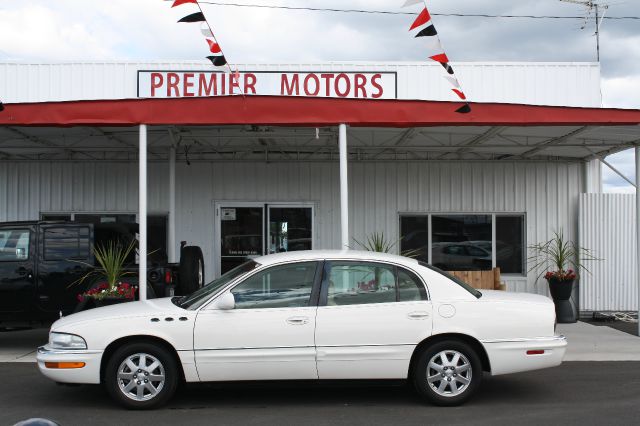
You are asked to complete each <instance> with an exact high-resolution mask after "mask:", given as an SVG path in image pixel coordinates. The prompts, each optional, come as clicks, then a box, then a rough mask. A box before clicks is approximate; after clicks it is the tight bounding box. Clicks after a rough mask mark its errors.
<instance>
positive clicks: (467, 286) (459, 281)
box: [418, 262, 482, 299]
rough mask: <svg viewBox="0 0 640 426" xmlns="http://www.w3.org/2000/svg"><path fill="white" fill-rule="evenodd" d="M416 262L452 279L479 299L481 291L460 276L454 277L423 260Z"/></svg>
mask: <svg viewBox="0 0 640 426" xmlns="http://www.w3.org/2000/svg"><path fill="white" fill-rule="evenodd" d="M418 263H419V264H420V266H424V267H425V268H429V269H431V270H432V271H435V272H437V273H439V274H442V275H444V276H445V277H447V278H449V279H450V280H451V281H453V282H454V283H456V284H458V285H459V286H460V287H462V288H464V289H465V290H467V291H468V292H469V293H471V294H473V295H474V296H475V297H476V299H480V298H481V297H482V293H480V291H478V290H476V289H475V288H473V287H471V286H470V285H469V284H467V283H465V282H464V281H462V280H461V279H460V278H458V277H455V276H453V275H451V274H450V273H448V272H445V271H443V270H442V269H440V268H436V267H435V266H432V265H429V264H428V263H424V262H418Z"/></svg>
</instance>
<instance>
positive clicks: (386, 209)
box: [0, 162, 631, 293]
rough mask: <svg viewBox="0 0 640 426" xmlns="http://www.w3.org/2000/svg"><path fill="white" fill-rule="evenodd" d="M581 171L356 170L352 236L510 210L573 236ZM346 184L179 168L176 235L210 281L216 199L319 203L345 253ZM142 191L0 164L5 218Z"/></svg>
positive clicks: (131, 176) (105, 173) (59, 168)
mask: <svg viewBox="0 0 640 426" xmlns="http://www.w3.org/2000/svg"><path fill="white" fill-rule="evenodd" d="M582 170H583V169H582V164H580V163H540V162H530V163H522V162H518V163H514V162H484V163H479V162H476V163H473V162H468V163H460V162H439V163H436V162H423V163H400V162H399V163H353V164H351V165H350V167H349V173H350V175H349V179H350V180H349V187H350V188H349V197H350V219H349V223H350V224H351V235H352V236H353V237H355V238H358V239H363V238H364V237H365V236H366V235H368V234H370V233H372V232H374V231H383V232H385V234H386V235H388V236H389V237H390V238H392V239H397V238H399V235H398V232H399V230H398V228H399V217H398V213H399V212H401V213H412V212H414V213H426V212H432V213H433V212H469V213H494V212H495V213H502V212H509V213H524V214H526V227H527V243H528V244H532V243H535V242H538V241H545V240H547V239H548V238H549V237H550V236H551V233H552V232H553V231H554V230H556V229H559V228H563V229H564V230H565V232H566V233H567V236H568V237H570V238H575V237H576V235H577V226H576V218H577V216H578V195H579V193H580V192H581V191H582V190H583V187H584V182H583V173H582ZM167 176H168V165H165V164H160V163H152V164H150V165H149V211H151V212H167V211H168V192H167V191H168V189H167V188H168V182H167ZM338 178H339V176H338V163H298V164H296V163H272V164H267V163H242V164H237V163H194V164H192V165H191V166H187V165H185V164H178V165H177V184H176V192H177V193H176V205H177V229H176V235H177V238H178V240H187V241H188V242H189V243H193V244H198V245H201V246H202V248H203V250H204V254H205V259H206V263H207V277H208V278H211V272H212V264H213V256H214V253H213V247H214V223H215V222H214V221H215V217H214V202H215V201H232V200H233V201H260V202H262V201H264V202H313V203H315V206H316V211H315V213H316V217H315V225H316V248H339V246H340V200H339V190H338V189H339V182H338ZM137 188H138V185H137V167H136V164H133V163H130V164H126V163H48V162H41V163H0V221H7V220H28V219H37V218H38V217H39V213H40V212H55V211H129V212H134V213H135V212H136V211H137ZM630 235H631V234H630ZM534 275H535V274H530V275H529V278H528V279H527V278H526V277H520V278H518V277H509V278H506V279H505V280H506V281H507V283H508V285H509V288H510V289H511V290H514V291H530V292H539V293H546V291H547V289H546V285H544V283H538V284H537V285H536V284H535V283H534ZM609 282H610V281H609ZM585 287H586V285H585Z"/></svg>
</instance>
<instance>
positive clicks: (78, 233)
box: [44, 226, 90, 260]
mask: <svg viewBox="0 0 640 426" xmlns="http://www.w3.org/2000/svg"><path fill="white" fill-rule="evenodd" d="M89 237H90V232H89V227H86V226H83V227H60V228H47V229H45V231H44V260H85V259H88V258H89V256H90V248H89Z"/></svg>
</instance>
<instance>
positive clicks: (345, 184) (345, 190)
mask: <svg viewBox="0 0 640 426" xmlns="http://www.w3.org/2000/svg"><path fill="white" fill-rule="evenodd" d="M338 133H339V136H338V144H339V147H340V148H339V149H340V230H341V238H340V243H341V246H340V248H341V249H342V250H345V249H347V248H349V181H348V176H347V172H348V169H347V164H348V156H349V153H348V151H347V125H346V124H341V125H340V127H339V132H338Z"/></svg>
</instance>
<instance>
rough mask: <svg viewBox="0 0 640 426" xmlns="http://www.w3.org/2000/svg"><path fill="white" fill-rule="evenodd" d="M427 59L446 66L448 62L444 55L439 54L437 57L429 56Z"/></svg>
mask: <svg viewBox="0 0 640 426" xmlns="http://www.w3.org/2000/svg"><path fill="white" fill-rule="evenodd" d="M429 59H433V60H434V61H436V62H440V63H441V64H446V63H448V62H449V58H448V57H447V55H446V53H440V54H439V55H433V56H429Z"/></svg>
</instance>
